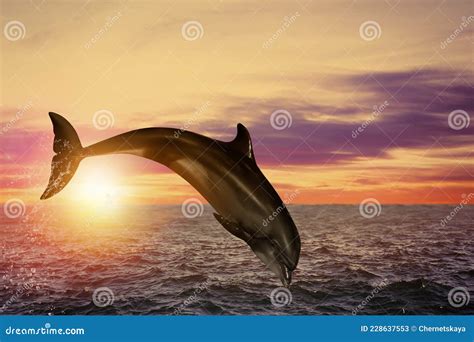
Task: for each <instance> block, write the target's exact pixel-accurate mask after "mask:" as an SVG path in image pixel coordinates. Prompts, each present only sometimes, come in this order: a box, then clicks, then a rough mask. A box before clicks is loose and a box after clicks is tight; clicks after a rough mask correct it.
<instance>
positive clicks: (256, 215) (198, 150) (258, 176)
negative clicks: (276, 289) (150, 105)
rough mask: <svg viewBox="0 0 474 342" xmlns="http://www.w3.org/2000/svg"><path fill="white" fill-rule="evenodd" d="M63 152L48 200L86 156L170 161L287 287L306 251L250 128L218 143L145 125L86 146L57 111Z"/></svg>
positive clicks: (57, 144) (57, 140) (57, 141)
mask: <svg viewBox="0 0 474 342" xmlns="http://www.w3.org/2000/svg"><path fill="white" fill-rule="evenodd" d="M49 116H50V118H51V121H52V123H53V130H54V143H53V150H54V152H55V153H56V154H55V155H54V157H53V160H52V163H51V175H50V178H49V183H48V186H47V188H46V190H45V191H44V193H43V194H42V196H41V199H47V198H50V197H51V196H53V195H55V194H57V193H58V192H59V191H61V190H62V189H63V188H64V187H65V186H66V185H67V184H68V183H69V181H70V180H71V179H72V177H73V176H74V173H75V172H76V169H77V167H78V166H79V163H80V161H81V160H82V159H84V158H87V157H92V156H100V155H107V154H123V153H125V154H132V155H136V156H140V157H143V158H147V159H150V160H153V161H155V162H158V163H160V164H163V165H165V166H167V167H168V168H170V169H171V170H173V171H174V172H176V173H177V174H178V175H180V176H181V177H182V178H184V179H185V180H186V181H187V182H188V183H190V184H191V185H192V186H193V187H194V188H195V189H196V190H197V191H198V192H199V193H200V194H201V195H202V196H203V197H204V198H205V199H206V200H207V201H208V202H209V204H210V205H211V206H212V207H213V208H214V210H215V211H216V213H214V216H215V218H216V219H217V221H219V223H220V224H221V225H222V226H223V227H224V228H225V229H226V230H227V231H229V233H231V234H232V235H234V236H236V237H237V238H239V239H242V240H244V241H245V242H246V243H247V244H248V245H249V246H250V248H251V249H252V251H253V252H254V253H255V254H256V255H257V257H258V258H259V259H260V260H261V261H263V263H264V264H265V265H266V267H267V268H268V269H270V270H271V271H272V272H273V273H275V274H276V275H277V276H278V277H279V279H280V280H281V282H282V284H283V285H284V286H286V287H288V286H289V285H290V283H291V275H292V272H293V271H294V270H295V268H296V266H297V264H298V259H299V255H300V249H301V242H300V236H299V234H298V230H297V228H296V225H295V223H294V222H293V219H292V218H291V216H290V213H289V212H288V210H287V208H286V206H285V204H284V203H283V201H282V200H281V198H280V196H278V194H277V192H276V191H275V189H274V188H273V186H272V185H271V184H270V182H269V181H268V180H267V178H266V177H265V176H264V175H263V173H262V171H260V169H259V168H258V166H257V163H256V161H255V156H254V152H253V148H252V141H251V139H250V134H249V132H248V130H247V129H246V128H245V127H244V125H242V124H240V123H239V124H238V125H237V136H236V137H235V138H234V140H232V141H230V142H224V141H219V140H215V139H211V138H208V137H205V136H203V135H200V134H196V133H193V132H190V131H186V130H182V129H176V128H162V127H154V128H141V129H137V130H132V131H129V132H126V133H122V134H119V135H116V136H114V137H111V138H109V139H106V140H103V141H100V142H98V143H95V144H93V145H90V146H87V147H82V145H81V142H80V140H79V136H78V135H77V133H76V130H75V129H74V128H73V126H72V125H71V124H70V123H69V122H68V121H67V120H66V119H65V118H64V117H62V116H61V115H59V114H56V113H53V112H50V113H49Z"/></svg>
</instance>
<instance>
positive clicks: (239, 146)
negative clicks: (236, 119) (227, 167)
mask: <svg viewBox="0 0 474 342" xmlns="http://www.w3.org/2000/svg"><path fill="white" fill-rule="evenodd" d="M230 145H231V147H232V149H233V150H235V151H238V152H240V153H242V154H243V155H245V156H247V157H248V158H250V159H251V160H253V161H255V156H254V154H253V147H252V139H250V133H249V131H248V130H247V128H245V126H244V125H242V124H241V123H239V124H238V125H237V136H236V137H235V138H234V140H232V141H231V142H230Z"/></svg>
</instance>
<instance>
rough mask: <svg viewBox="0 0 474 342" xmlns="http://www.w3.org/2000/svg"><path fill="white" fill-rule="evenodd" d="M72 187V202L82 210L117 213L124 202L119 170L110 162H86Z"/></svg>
mask: <svg viewBox="0 0 474 342" xmlns="http://www.w3.org/2000/svg"><path fill="white" fill-rule="evenodd" d="M83 164H84V165H83ZM70 185H71V191H70V193H69V195H70V197H71V200H72V201H73V202H74V205H76V206H80V207H81V209H87V210H88V211H100V212H102V213H107V212H112V211H116V210H117V209H118V207H119V205H120V203H121V202H122V196H123V186H122V185H121V182H120V177H119V169H118V168H117V167H116V165H113V164H111V163H110V162H109V163H107V162H100V163H98V160H93V163H91V162H86V161H84V162H83V163H81V165H80V166H79V169H78V171H77V174H76V175H75V177H74V179H73V180H72V181H71V184H70Z"/></svg>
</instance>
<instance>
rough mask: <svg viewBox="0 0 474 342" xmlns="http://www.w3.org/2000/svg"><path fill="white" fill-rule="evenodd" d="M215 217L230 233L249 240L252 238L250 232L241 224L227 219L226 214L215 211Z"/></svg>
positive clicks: (246, 240)
mask: <svg viewBox="0 0 474 342" xmlns="http://www.w3.org/2000/svg"><path fill="white" fill-rule="evenodd" d="M214 217H215V218H216V220H217V221H219V223H220V224H221V225H222V227H224V228H225V229H226V230H227V231H228V232H229V233H231V234H232V235H234V236H236V237H238V238H239V239H242V240H244V241H245V242H248V241H249V240H250V239H251V236H250V234H248V233H247V232H246V231H245V230H243V229H242V228H241V227H239V225H238V224H237V223H235V222H232V221H230V220H227V219H226V218H224V216H222V215H219V214H217V213H214Z"/></svg>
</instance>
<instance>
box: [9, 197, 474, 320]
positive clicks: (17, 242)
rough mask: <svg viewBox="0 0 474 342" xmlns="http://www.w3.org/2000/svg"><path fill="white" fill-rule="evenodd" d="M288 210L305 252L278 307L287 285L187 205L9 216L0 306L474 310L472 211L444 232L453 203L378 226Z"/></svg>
mask: <svg viewBox="0 0 474 342" xmlns="http://www.w3.org/2000/svg"><path fill="white" fill-rule="evenodd" d="M289 209H290V212H291V214H292V216H293V218H294V220H295V222H296V224H297V226H298V228H299V230H300V234H301V241H302V253H301V258H300V263H299V266H298V269H297V271H295V273H294V276H293V283H292V286H291V288H290V290H291V293H286V292H285V293H283V292H282V293H281V296H280V297H278V298H277V300H276V304H277V306H276V305H273V304H272V302H271V298H270V294H271V292H272V291H273V290H275V289H276V288H278V287H279V286H280V284H279V281H278V280H277V279H276V277H275V276H273V274H272V273H270V272H269V271H266V270H265V269H264V266H263V264H261V262H260V261H259V260H258V259H257V258H256V257H255V256H254V254H253V253H252V252H251V251H250V249H249V247H247V246H246V245H245V244H244V242H242V241H240V240H238V239H237V238H234V237H233V236H231V235H230V234H229V233H228V232H227V231H225V230H224V229H223V228H222V227H221V226H220V225H219V223H217V221H215V219H214V217H213V216H212V209H211V208H210V207H208V206H205V210H204V213H203V214H202V216H199V217H197V218H193V219H190V218H186V217H184V216H183V215H182V213H181V208H180V207H179V206H173V207H170V206H168V207H163V206H141V207H133V208H129V209H127V211H125V210H122V211H119V212H112V213H110V212H106V211H101V210H97V211H96V212H92V213H91V212H89V213H87V212H84V213H80V215H78V214H77V208H76V209H74V210H75V211H76V213H75V214H74V213H73V211H74V210H73V209H72V208H62V207H51V206H44V207H37V206H36V207H35V206H29V207H27V210H26V213H25V215H23V216H22V217H20V218H18V219H9V218H7V217H4V216H2V221H1V230H0V234H1V240H0V241H1V251H2V256H1V261H0V289H1V291H0V307H1V306H2V305H3V307H2V311H3V313H4V314H52V315H58V314H66V315H74V314H86V315H90V314H119V315H123V314H132V315H170V314H186V315H205V314H210V315H222V314H230V315H241V314H255V315H261V314H270V315H297V314H298V315H301V314H304V315H321V314H336V315H351V314H360V315H371V314H380V315H384V314H400V315H402V314H422V315H425V314H435V315H438V314H461V315H464V314H474V305H473V302H474V299H471V298H470V297H471V294H472V295H474V292H473V289H474V247H473V245H472V236H473V235H474V234H473V230H474V229H473V225H472V223H473V220H472V218H473V217H474V207H472V206H468V207H464V208H463V209H462V210H460V211H459V212H457V214H456V215H455V217H454V218H453V220H451V221H450V222H449V224H448V225H445V226H443V225H440V220H441V219H442V218H443V217H445V216H446V215H449V214H450V212H451V211H452V210H453V206H383V207H382V212H381V213H380V215H379V216H377V217H375V218H372V219H368V218H364V217H362V216H361V215H360V213H359V208H358V206H342V205H341V206H290V208H289ZM102 288H105V289H102ZM453 288H454V289H456V290H455V291H454V292H452V294H451V295H449V292H450V291H451V290H452V289H453ZM97 289H99V291H98V292H97ZM459 289H461V290H459ZM463 289H464V290H463ZM469 290H470V291H471V293H469V292H467V293H466V292H463V291H469ZM94 291H96V296H95V297H94ZM93 297H94V298H95V303H94V300H93ZM290 297H291V303H288V302H289V299H290ZM450 297H451V298H450ZM278 299H279V300H281V301H278ZM449 299H451V300H452V301H454V306H453V305H451V304H450V302H449ZM279 304H287V305H285V306H279Z"/></svg>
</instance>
